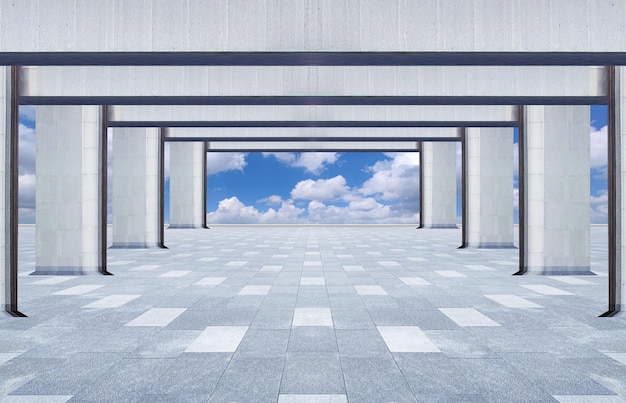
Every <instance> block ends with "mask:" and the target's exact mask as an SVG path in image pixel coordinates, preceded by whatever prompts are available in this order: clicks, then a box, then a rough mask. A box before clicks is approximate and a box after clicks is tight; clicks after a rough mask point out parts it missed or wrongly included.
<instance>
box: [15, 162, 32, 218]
mask: <svg viewBox="0 0 626 403" xmlns="http://www.w3.org/2000/svg"><path fill="white" fill-rule="evenodd" d="M18 187H19V197H18V213H19V214H18V222H19V223H21V224H34V223H35V174H34V173H30V174H22V175H20V176H19V181H18Z"/></svg>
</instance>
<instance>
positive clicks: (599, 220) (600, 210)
mask: <svg viewBox="0 0 626 403" xmlns="http://www.w3.org/2000/svg"><path fill="white" fill-rule="evenodd" d="M590 201H591V206H590V209H591V211H590V213H591V214H590V215H591V223H592V224H606V223H607V222H608V216H609V194H608V192H607V190H606V189H604V190H600V191H598V192H597V193H596V195H595V196H594V195H592V196H591V200H590Z"/></svg>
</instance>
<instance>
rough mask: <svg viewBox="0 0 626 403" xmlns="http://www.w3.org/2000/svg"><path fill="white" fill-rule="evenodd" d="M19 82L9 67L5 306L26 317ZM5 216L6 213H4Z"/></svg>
mask: <svg viewBox="0 0 626 403" xmlns="http://www.w3.org/2000/svg"><path fill="white" fill-rule="evenodd" d="M19 81H20V67H19V66H11V84H10V85H11V89H10V91H11V99H10V101H9V102H10V109H11V116H10V119H11V120H10V130H9V133H7V136H9V147H8V150H6V152H5V156H6V158H7V159H8V160H9V167H10V169H9V192H8V193H9V194H8V196H9V197H8V203H7V204H8V206H5V208H6V210H7V211H8V213H9V228H8V231H7V232H8V234H7V235H8V239H6V242H8V243H9V249H10V251H9V267H7V270H8V272H9V279H8V280H9V281H8V284H9V287H8V290H7V291H8V293H9V305H8V306H7V312H8V313H9V314H10V315H12V316H16V317H26V315H24V314H23V313H21V312H20V311H19V310H18V283H17V281H18V266H17V259H18V253H17V243H18V219H19V205H18V195H19V140H20V133H19V107H20V104H19V91H18V90H19ZM5 214H6V213H5Z"/></svg>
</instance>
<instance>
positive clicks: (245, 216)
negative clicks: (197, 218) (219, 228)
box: [207, 196, 304, 224]
mask: <svg viewBox="0 0 626 403" xmlns="http://www.w3.org/2000/svg"><path fill="white" fill-rule="evenodd" d="M303 212H304V209H301V208H298V207H296V206H294V205H293V204H292V203H290V202H282V204H281V206H280V208H279V209H278V210H275V209H273V208H270V209H268V210H267V211H265V212H261V211H259V210H257V209H256V208H255V207H253V206H246V205H245V204H243V203H242V202H241V201H240V200H239V199H238V198H237V197H234V196H233V197H231V198H229V199H224V200H222V201H220V202H219V204H218V207H217V210H216V211H214V212H211V213H209V214H207V222H209V223H220V224H270V223H271V224H282V223H294V222H298V221H299V219H298V217H299V216H300V215H301V214H302V213H303Z"/></svg>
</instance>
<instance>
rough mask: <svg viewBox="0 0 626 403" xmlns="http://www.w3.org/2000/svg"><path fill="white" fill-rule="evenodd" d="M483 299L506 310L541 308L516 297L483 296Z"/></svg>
mask: <svg viewBox="0 0 626 403" xmlns="http://www.w3.org/2000/svg"><path fill="white" fill-rule="evenodd" d="M485 297H487V298H489V299H492V300H494V301H496V302H497V303H498V304H500V305H504V306H506V307H507V308H542V306H540V305H537V304H535V303H534V302H530V301H528V300H526V299H524V298H522V297H518V296H517V295H485Z"/></svg>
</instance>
